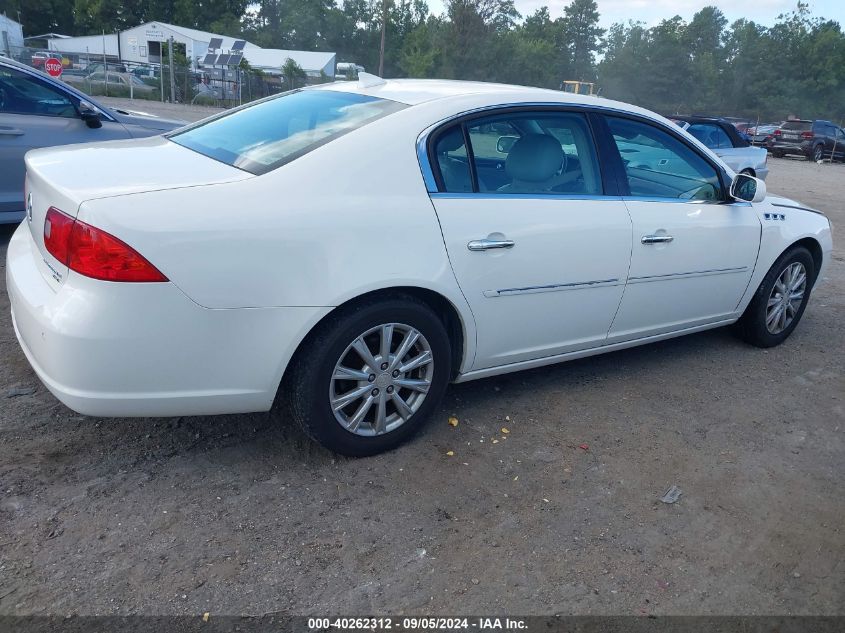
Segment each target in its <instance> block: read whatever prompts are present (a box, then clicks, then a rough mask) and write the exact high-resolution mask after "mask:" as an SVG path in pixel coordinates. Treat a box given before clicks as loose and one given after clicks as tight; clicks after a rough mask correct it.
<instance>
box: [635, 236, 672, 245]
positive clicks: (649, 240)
mask: <svg viewBox="0 0 845 633" xmlns="http://www.w3.org/2000/svg"><path fill="white" fill-rule="evenodd" d="M674 239H675V238H674V237H672V236H671V235H643V239H641V240H640V242H642V243H643V244H666V243H668V242H671V241H672V240H674Z"/></svg>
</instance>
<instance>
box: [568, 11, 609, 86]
mask: <svg viewBox="0 0 845 633" xmlns="http://www.w3.org/2000/svg"><path fill="white" fill-rule="evenodd" d="M563 14H564V19H563V39H564V45H565V46H566V48H567V49H568V50H569V58H570V60H571V61H570V69H569V70H570V72H571V73H572V77H571V79H575V80H578V81H587V80H592V79H594V78H595V61H596V60H595V54H596V52H598V51H599V50H601V37H602V36H603V35H604V29H601V28H599V26H598V24H599V11H598V5H596V2H595V0H573V2H572V3H571V4H569V5H568V6H567V7H566V9H564V10H563Z"/></svg>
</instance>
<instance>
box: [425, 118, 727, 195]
mask: <svg viewBox="0 0 845 633" xmlns="http://www.w3.org/2000/svg"><path fill="white" fill-rule="evenodd" d="M509 108H570V109H572V110H575V111H578V112H581V113H583V114H587V113H589V112H590V111H595V110H599V111H601V112H609V113H616V114H623V115H625V116H628V117H632V116H633V117H639V118H641V119H644V120H647V121H650V122H651V123H653V124H654V125H657V126H660V127H662V128H664V129H665V130H667V132H668V133H669V134H672V133H673V132H674V131H675V130H672V129H671V128H669V127H668V126H667V125H666V124H665V123H664V122H663V121H660V120H658V119H655V118H653V117H651V116H649V115H647V114H643V113H642V112H631V111H630V110H625V109H622V108H614V107H610V106H607V105H603V104H601V103H575V102H572V101H526V102H523V103H498V104H495V105H488V106H482V107H480V108H473V109H471V110H464V111H463V112H458V113H456V114H450V115H449V116H447V117H444V118H443V119H441V120H439V121H437V122H436V123H433V124H431V125H429V126H428V127H427V128H425V129H424V130H423V131H422V132H420V135H419V136H418V137H417V161H418V162H419V163H420V169H421V170H422V175H423V181H424V182H425V185H426V189H427V190H428V192H429V193H437V183H436V182H435V180H434V173H433V171H432V169H431V165H430V164H429V161H428V151H427V149H426V147H427V145H428V137H429V135H430V134H431V133H432V132H433V131H434V130H436V129H437V128H439V127H440V126H442V125H444V124H446V123H448V122H450V121H455V120H457V119H461V118H463V117H466V116H471V115H473V114H480V113H483V112H487V111H490V110H507V109H509ZM678 129H680V128H678ZM708 151H711V153H713V152H712V150H708ZM698 153H699V154H701V152H700V151H698ZM714 155H715V153H714ZM702 158H704V156H702ZM717 158H718V157H717ZM705 160H708V159H705ZM719 160H721V159H719ZM708 162H712V161H711V160H708ZM716 164H717V165H718V162H717V163H716ZM720 170H721V171H723V173H724V170H723V169H722V168H721V166H720ZM724 175H725V177H727V174H724ZM659 200H660V201H666V199H665V198H661V199H659Z"/></svg>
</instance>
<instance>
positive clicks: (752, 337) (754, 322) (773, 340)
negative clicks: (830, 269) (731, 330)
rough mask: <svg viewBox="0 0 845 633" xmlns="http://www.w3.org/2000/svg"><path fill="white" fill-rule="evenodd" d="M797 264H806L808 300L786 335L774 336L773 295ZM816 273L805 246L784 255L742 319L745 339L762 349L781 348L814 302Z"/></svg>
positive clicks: (805, 292) (768, 274)
mask: <svg viewBox="0 0 845 633" xmlns="http://www.w3.org/2000/svg"><path fill="white" fill-rule="evenodd" d="M795 262H800V263H801V264H803V265H804V269H805V271H806V273H807V285H806V289H805V290H804V299H803V301H802V302H801V306H800V307H799V308H798V312H797V314H796V315H795V318H794V319H792V323H790V324H789V325H788V326H787V327H786V329H784V330H783V332H780V333H778V334H772V333H771V332H769V329H768V328H767V327H766V309H767V305H768V301H769V297H770V296H771V293H772V289H773V288H774V285H775V282H776V281H777V279H778V277H780V275H781V273H783V271H784V270H785V269H786V267H787V266H789V265H791V264H793V263H795ZM815 274H816V267H815V262H814V261H813V256H812V255H811V254H810V252H809V251H808V250H807V249H806V248H804V247H803V246H796V247H793V248H791V249H789V250H788V251H786V252H785V253H784V254H783V255H781V256H780V257H779V258H778V260H777V261H776V262H775V263H774V264H773V265H772V267H771V268H770V269H769V272H767V273H766V276H765V277H764V278H763V281H762V282H761V283H760V286H759V288H758V289H757V292H756V293H755V294H754V298H753V299H752V301H751V303H750V304H749V306H748V308H747V309H746V312H745V314H744V315H743V317H742V323H741V325H742V326H743V329H744V338H745V339H746V340H747V341H748V342H749V343H752V344H753V345H757V346H758V347H774V346H775V345H780V344H781V343H782V342H783V341H785V340H786V339H787V338H789V335H790V334H792V331H793V330H794V329H795V328H796V327H797V326H798V323H799V322H800V321H801V317H802V316H803V315H804V310H805V309H806V307H807V303H808V302H809V300H810V293H811V291H812V289H813V284H814V283H815Z"/></svg>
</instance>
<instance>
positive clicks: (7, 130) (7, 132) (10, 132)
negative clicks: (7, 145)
mask: <svg viewBox="0 0 845 633" xmlns="http://www.w3.org/2000/svg"><path fill="white" fill-rule="evenodd" d="M23 133H24V131H23V130H21V129H19V128H16V127H8V126H6V125H0V134H2V135H3V136H22V135H23Z"/></svg>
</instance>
